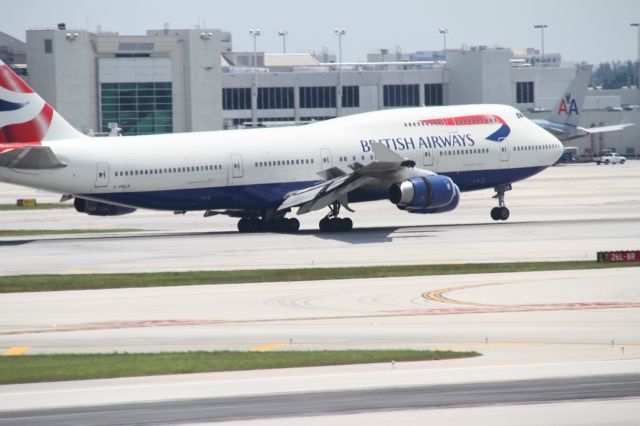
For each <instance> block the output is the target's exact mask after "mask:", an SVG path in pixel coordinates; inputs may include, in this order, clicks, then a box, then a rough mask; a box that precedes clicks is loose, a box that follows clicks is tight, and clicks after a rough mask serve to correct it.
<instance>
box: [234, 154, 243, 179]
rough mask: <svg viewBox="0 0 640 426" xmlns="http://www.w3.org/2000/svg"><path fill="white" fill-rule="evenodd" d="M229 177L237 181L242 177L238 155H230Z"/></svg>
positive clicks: (240, 159)
mask: <svg viewBox="0 0 640 426" xmlns="http://www.w3.org/2000/svg"><path fill="white" fill-rule="evenodd" d="M231 170H232V172H231V175H232V176H233V177H234V178H235V179H239V178H241V177H242V175H243V172H242V155H240V154H231Z"/></svg>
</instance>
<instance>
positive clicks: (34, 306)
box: [0, 268, 640, 424]
mask: <svg viewBox="0 0 640 426" xmlns="http://www.w3.org/2000/svg"><path fill="white" fill-rule="evenodd" d="M639 274H640V268H630V269H609V270H597V271H565V272H533V273H509V274H476V275H465V276H436V277H411V278H402V279H359V280H342V281H316V282H297V283H269V284H238V285H217V286H187V287H166V288H145V289H120V290H99V291H78V292H54V293H32V294H6V295H3V296H2V299H1V304H0V312H1V315H2V316H1V317H0V324H2V328H1V329H0V347H1V348H3V349H6V348H9V347H15V346H22V347H30V349H29V351H28V353H52V352H83V351H87V352H96V351H104V352H111V351H114V350H117V351H125V350H126V351H157V350H196V349H203V350H211V349H242V350H246V349H255V348H258V347H264V346H265V345H270V346H271V347H273V348H274V349H273V350H306V349H323V348H332V349H335V348H337V349H346V348H398V347H402V348H419V349H454V350H476V351H479V352H481V353H482V354H483V356H482V357H479V358H473V359H466V360H448V361H438V362H419V363H395V364H372V365H361V366H339V367H323V368H302V369H293V370H265V371H246V372H229V373H210V374H196V375H178V376H160V377H149V378H130V379H111V380H92V381H88V382H66V383H64V384H58V383H51V384H49V383H43V384H30V385H10V386H3V387H2V388H0V411H3V410H4V411H15V410H20V411H26V412H28V413H20V414H19V415H18V414H15V415H18V416H19V417H24V418H25V419H30V420H34V419H36V418H38V417H37V416H40V415H41V414H42V413H39V412H37V411H33V410H36V409H42V408H50V409H53V410H54V411H52V412H47V413H46V414H44V416H45V417H44V418H43V420H44V421H45V422H46V423H50V424H55V421H58V420H60V419H61V420H60V422H61V423H65V422H67V421H69V420H70V419H71V417H73V418H76V417H77V418H78V419H85V417H83V416H84V415H88V416H89V417H87V419H88V418H92V419H93V418H95V419H96V420H95V422H96V423H95V424H101V423H100V422H102V421H105V422H106V423H117V422H120V421H121V422H122V423H123V424H128V423H140V424H145V423H146V422H150V423H153V422H155V420H158V418H159V417H156V416H152V415H150V414H149V413H154V412H157V413H162V412H163V410H166V413H168V414H167V415H166V416H165V417H166V418H167V419H175V418H174V417H172V416H173V415H177V416H178V418H179V419H180V422H183V421H185V422H191V421H194V422H196V421H197V422H199V421H205V420H206V421H213V420H215V419H218V420H225V419H227V420H228V419H231V418H245V419H246V417H242V415H245V414H246V415H249V414H247V413H253V414H251V416H255V417H251V418H252V419H253V420H254V421H262V420H260V419H264V418H270V417H274V418H278V419H280V416H300V415H303V416H306V415H310V414H320V413H322V414H323V416H324V417H322V418H323V419H324V420H325V421H326V423H325V424H333V423H334V421H338V420H339V419H341V418H342V416H345V415H346V416H347V418H349V414H346V413H352V412H361V411H364V412H369V411H371V410H374V409H375V408H372V406H371V405H370V404H378V403H379V402H380V401H386V404H388V406H385V407H386V408H384V409H385V410H392V411H394V412H398V411H397V410H398V409H400V408H401V409H402V410H405V409H413V410H415V409H417V410H418V412H419V413H423V412H424V411H425V410H427V411H428V409H431V408H433V406H431V405H428V401H432V400H433V398H431V396H429V395H428V394H425V393H424V392H431V391H432V390H433V387H434V386H443V385H454V384H455V385H460V386H461V387H460V388H457V391H456V392H454V393H451V394H448V395H450V396H451V400H450V402H446V401H441V402H442V404H443V405H442V407H453V406H459V404H457V403H456V401H462V400H463V399H460V400H458V399H457V398H456V397H455V395H465V394H466V393H467V392H472V390H473V389H476V388H475V387H474V386H475V385H473V386H472V385H471V384H485V385H487V386H493V385H490V384H492V383H493V384H495V386H496V388H495V389H503V388H504V387H503V385H504V386H516V387H518V386H524V388H519V389H520V390H518V391H517V392H515V391H514V392H512V393H513V394H514V395H520V394H521V395H523V396H524V400H509V399H505V398H506V395H508V394H509V392H505V393H502V394H501V395H502V396H496V399H495V400H493V402H491V404H506V403H509V404H512V403H513V404H516V403H521V402H523V401H527V402H542V401H547V402H548V401H549V399H546V398H548V397H549V395H554V393H553V392H548V391H547V390H545V389H541V388H537V387H533V388H532V387H529V385H530V384H531V383H532V382H529V381H530V380H536V379H548V380H552V381H553V380H559V381H558V382H553V383H554V384H553V385H549V386H551V387H552V388H563V387H565V388H566V389H571V391H570V392H568V393H566V394H561V395H557V399H556V400H557V401H566V400H572V401H573V400H580V399H581V398H582V397H580V394H579V392H581V389H582V388H581V387H575V386H573V384H575V382H573V380H575V379H578V378H586V379H589V380H591V379H594V380H599V379H596V378H595V376H609V377H608V378H607V381H606V382H607V383H609V384H608V385H597V386H596V387H595V388H593V393H590V395H591V397H590V398H592V399H594V398H595V399H601V398H614V399H615V402H612V403H611V404H610V405H606V406H605V407H603V408H602V411H601V412H600V417H599V418H600V419H602V420H601V421H600V423H598V422H596V421H595V420H594V422H593V424H608V423H609V422H610V420H611V419H612V418H614V417H615V416H619V413H618V412H617V411H616V410H617V408H618V407H619V404H622V405H624V406H625V407H626V405H625V401H626V400H625V399H620V398H621V397H622V398H628V397H634V398H637V399H638V401H640V386H639V385H638V384H637V383H636V382H635V378H636V376H634V375H637V372H638V371H640V337H639V336H640V333H638V330H640V294H639V293H638V286H637V278H638V276H639ZM43 319H46V320H47V321H48V322H46V321H43ZM613 376H615V377H618V378H620V379H621V380H623V381H625V383H627V381H629V380H630V382H628V384H625V385H622V384H621V382H617V381H613V382H612V381H610V380H609V379H612V378H613ZM616 380H617V379H616ZM505 382H509V383H510V384H505ZM515 382H526V383H520V384H517V383H515ZM496 383H502V384H503V385H500V384H496ZM398 388H402V389H410V390H409V391H408V392H411V393H412V394H413V396H412V398H415V399H413V401H414V402H415V403H411V404H408V405H403V404H404V403H405V402H406V401H408V400H410V399H408V397H407V395H405V394H403V393H401V392H400V393H394V392H393V391H392V390H393V389H398ZM425 388H429V389H431V390H429V389H425ZM375 389H377V390H382V391H381V392H383V393H384V394H385V395H387V396H386V397H385V398H377V397H376V398H373V399H370V398H367V397H366V396H367V395H368V394H367V392H368V391H369V390H375ZM487 389H488V388H485V390H487ZM624 389H627V390H628V392H627V391H624V392H622V393H611V394H609V393H607V392H609V391H611V392H613V391H614V390H615V392H618V391H621V390H624ZM512 390H513V388H512ZM334 391H344V392H347V394H344V395H342V397H343V398H341V399H344V400H345V401H352V402H353V404H355V405H353V406H344V407H342V408H340V406H339V405H336V409H335V410H334V411H331V410H328V411H327V409H326V406H324V405H321V406H318V405H316V402H317V401H318V400H323V398H325V397H326V398H329V399H328V400H326V401H331V396H332V395H333V394H332V392H334ZM458 391H459V392H458ZM487 393H488V394H491V393H492V392H490V391H488V390H487ZM316 394H317V395H316ZM320 394H321V395H320ZM257 395H260V398H258V399H257V400H256V399H255V398H256V396H257ZM283 395H284V396H283ZM359 395H365V396H364V397H360V396H359ZM221 398H222V399H224V398H232V399H224V400H220V399H221ZM252 398H254V399H252ZM318 398H319V399H318ZM461 398H462V396H461ZM202 400H207V401H205V402H203V401H202ZM209 400H211V401H209ZM299 400H306V401H307V403H306V405H305V404H302V405H301V404H299V403H298V402H299ZM171 401H174V402H171ZM175 401H179V402H175ZM256 401H259V402H258V403H257V404H254V402H256ZM425 401H427V402H425ZM476 402H477V403H479V402H480V401H476ZM130 403H135V404H141V405H136V406H135V407H123V406H121V404H130ZM218 403H219V404H223V405H222V406H220V405H217V404H218ZM149 404H151V405H149ZM176 404H177V405H176ZM181 404H184V405H181ZM226 404H229V405H226ZM327 404H328V405H329V406H332V404H329V402H327ZM482 404H484V402H482ZM247 405H249V406H251V407H253V408H252V410H253V411H251V410H249V409H248V408H247ZM462 405H465V406H466V405H467V404H466V403H464V404H462ZM471 405H474V404H471ZM80 406H82V407H88V408H86V409H82V410H79V411H77V410H75V409H73V407H80ZM105 406H108V407H105ZM298 406H299V407H300V410H299V411H297V408H296V407H298ZM186 407H189V409H187V408H186ZM196 407H199V408H196ZM215 407H218V408H221V407H227V408H224V409H222V408H221V409H220V410H217V409H214V408H215ZM231 407H235V411H234V409H233V408H231ZM314 407H315V408H314ZM318 407H325V408H324V409H319V408H318ZM354 407H359V408H354ZM545 407H546V406H545V405H537V406H532V407H525V408H522V410H525V412H526V415H527V416H529V415H534V416H535V415H537V413H538V412H540V410H542V411H544V410H545V409H547V408H545ZM632 407H633V406H632ZM59 409H63V410H62V411H57V410H59ZM443 409H444V408H443ZM449 409H453V408H449ZM456 409H457V408H456ZM69 410H70V411H69ZM212 410H213V411H212ZM227 410H228V411H227ZM626 410H627V411H626V412H628V411H629V408H626ZM445 411H446V410H445ZM631 411H633V410H631ZM614 412H615V413H614ZM83 413H84V414H83ZM87 413H88V414H87ZM109 413H111V414H109ZM170 413H173V414H170ZM220 413H228V415H229V417H225V416H226V414H225V415H224V416H222V414H220ZM233 413H235V414H233ZM239 413H241V414H242V415H241V414H239ZM269 413H271V414H269ZM6 415H7V416H9V414H6ZM121 415H125V417H123V418H120V417H119V416H121ZM218 415H221V416H222V417H219V418H218V417H216V416H218ZM443 415H445V416H446V414H443ZM11 416H14V414H11ZM49 416H51V417H49ZM69 416H71V417H69ZM128 416H133V417H128ZM194 416H195V417H194ZM200 416H201V417H200ZM359 416H366V414H359ZM612 416H614V417H612ZM160 417H162V415H160ZM480 417H481V416H480ZM12 418H13V417H12ZM296 418H297V417H296ZM420 418H422V415H420ZM577 418H578V419H581V420H582V421H583V422H584V421H585V420H586V419H585V418H584V417H581V416H578V417H577ZM626 418H627V419H630V418H634V417H633V416H631V417H629V415H627V417H626ZM56 419H58V420H56ZM149 419H150V420H149ZM134 420H135V421H134ZM574 420H575V418H574ZM12 421H13V420H12ZM83 421H84V420H80V423H82V422H83ZM317 421H318V420H317ZM169 422H173V420H171V421H169ZM367 422H368V423H371V424H385V423H384V422H383V421H382V420H380V419H377V418H374V419H369V418H367ZM555 423H559V422H555ZM16 424H20V423H16ZM480 424H482V423H480ZM560 424H571V423H560ZM576 424H580V423H576ZM621 424H624V422H623V423H621ZM628 424H633V423H631V422H629V423H628Z"/></svg>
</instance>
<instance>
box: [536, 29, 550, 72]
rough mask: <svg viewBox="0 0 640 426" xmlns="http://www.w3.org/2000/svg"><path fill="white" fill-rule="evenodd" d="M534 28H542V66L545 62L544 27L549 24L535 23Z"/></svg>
mask: <svg viewBox="0 0 640 426" xmlns="http://www.w3.org/2000/svg"><path fill="white" fill-rule="evenodd" d="M533 28H537V29H539V30H540V37H542V50H541V51H540V66H542V63H543V62H544V29H545V28H547V25H544V24H541V25H534V26H533Z"/></svg>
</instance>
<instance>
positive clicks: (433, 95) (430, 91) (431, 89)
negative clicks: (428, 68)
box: [424, 83, 444, 106]
mask: <svg viewBox="0 0 640 426" xmlns="http://www.w3.org/2000/svg"><path fill="white" fill-rule="evenodd" d="M424 104H425V106H433V105H444V103H443V100H442V84H440V83H437V84H425V85H424Z"/></svg>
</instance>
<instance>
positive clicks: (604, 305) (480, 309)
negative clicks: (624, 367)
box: [414, 280, 640, 313]
mask: <svg viewBox="0 0 640 426" xmlns="http://www.w3.org/2000/svg"><path fill="white" fill-rule="evenodd" d="M532 281H533V280H532ZM536 281H537V280H536ZM522 282H523V281H518V282H517V283H514V282H502V283H488V284H471V285H462V286H457V287H448V288H441V289H437V290H431V291H429V292H425V293H423V294H422V297H423V298H425V299H427V300H431V301H434V302H438V303H446V304H454V305H465V306H469V307H471V308H468V309H472V310H474V313H490V312H533V311H560V310H569V311H572V310H581V309H612V308H613V309H615V308H638V307H640V303H637V302H573V303H571V302H570V303H541V304H527V305H494V304H488V303H476V302H467V301H464V300H456V299H452V298H450V297H446V296H444V294H445V293H451V292H454V291H459V290H466V289H470V288H480V287H493V286H499V285H507V284H520V283H522ZM457 309H458V310H459V309H460V308H457ZM425 310H428V309H422V311H425ZM414 311H418V310H414ZM451 313H455V312H451ZM467 313H470V312H469V311H468V310H467Z"/></svg>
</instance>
